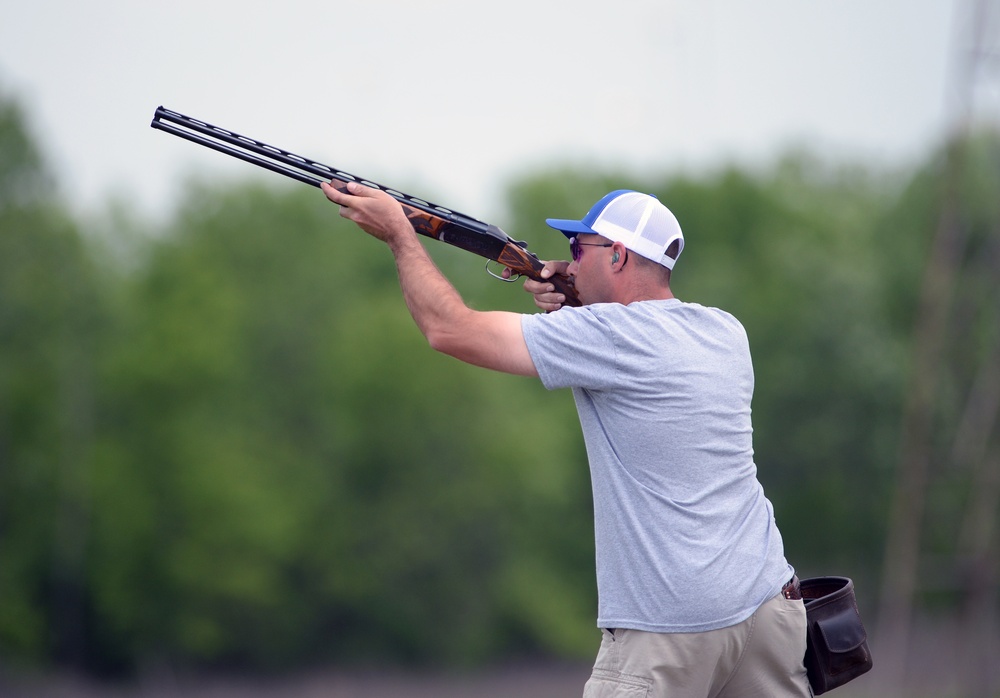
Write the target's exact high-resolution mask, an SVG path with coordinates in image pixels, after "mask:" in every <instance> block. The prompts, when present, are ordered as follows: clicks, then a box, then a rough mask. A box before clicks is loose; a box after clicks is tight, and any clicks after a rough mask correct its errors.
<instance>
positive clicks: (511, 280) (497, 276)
mask: <svg viewBox="0 0 1000 698" xmlns="http://www.w3.org/2000/svg"><path fill="white" fill-rule="evenodd" d="M492 261H493V260H492V259H487V260H486V273H487V274H489V275H490V276H492V277H493V278H494V279H500V280H501V281H503V282H505V283H508V284H512V283H514V282H515V281H517V280H518V279H520V278H521V275H520V274H511V275H510V276H509V277H508V278H506V279H505V278H504V277H502V276H500V274H494V273H493V272H492V271H491V270H490V262H492ZM501 266H502V265H501ZM504 268H505V269H506V267H504Z"/></svg>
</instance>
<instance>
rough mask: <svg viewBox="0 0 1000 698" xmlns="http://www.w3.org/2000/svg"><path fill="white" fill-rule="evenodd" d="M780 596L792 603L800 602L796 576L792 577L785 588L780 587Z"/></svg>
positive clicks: (800, 592) (799, 590)
mask: <svg viewBox="0 0 1000 698" xmlns="http://www.w3.org/2000/svg"><path fill="white" fill-rule="evenodd" d="M781 595H782V596H784V597H785V598H786V599H790V600H792V601H801V600H802V589H801V587H799V578H798V576H795V575H793V576H792V578H791V579H789V580H788V583H787V584H785V586H783V587H781Z"/></svg>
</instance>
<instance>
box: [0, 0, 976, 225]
mask: <svg viewBox="0 0 1000 698" xmlns="http://www.w3.org/2000/svg"><path fill="white" fill-rule="evenodd" d="M952 6H953V3H952V2H949V1H946V0H918V1H917V2H914V1H913V0H758V1H757V2H747V1H746V0H617V2H597V1H595V0H575V1H571V2H564V1H555V0H505V1H504V2H475V1H473V0H461V1H460V0H423V1H420V0H368V1H367V2H365V1H364V0H356V1H355V2H341V1H339V0H329V1H327V2H304V1H303V0H275V1H273V2H261V1H260V0H257V1H255V0H243V1H242V2H234V1H232V0H198V1H194V0H169V2H157V3H153V2H141V1H139V0H95V1H94V2H71V1H70V0H30V1H28V0H21V1H17V0H9V2H7V3H6V4H5V7H4V9H3V12H2V15H0V89H2V90H3V92H5V93H6V94H8V95H11V94H12V95H13V96H15V98H17V99H18V100H19V101H20V102H21V103H22V104H23V105H24V106H25V107H26V108H27V109H28V113H29V115H30V116H31V117H32V128H33V129H34V132H35V135H36V137H37V138H38V140H39V141H40V143H41V144H42V146H43V148H44V149H45V152H46V155H47V157H48V158H49V160H50V162H51V164H52V165H53V168H54V169H55V170H56V171H57V173H58V176H59V181H60V185H61V191H62V193H64V194H65V195H66V196H67V197H70V199H71V202H72V204H73V205H74V206H75V207H78V208H83V209H94V208H99V207H100V206H101V204H102V203H103V202H104V201H106V200H107V197H108V196H109V195H110V194H111V193H112V192H115V193H117V194H118V195H121V196H125V197H128V198H131V199H133V200H134V201H135V202H136V205H137V206H138V207H139V208H140V209H142V210H145V211H150V212H159V211H165V210H167V209H168V207H169V205H170V203H171V202H172V201H173V200H174V197H175V196H176V192H177V185H178V183H179V182H180V181H181V178H182V177H183V176H184V174H185V173H187V172H190V171H193V170H195V169H197V170H198V171H201V172H206V173H217V174H218V175H219V176H222V177H226V178H230V177H237V176H244V175H246V176H257V175H258V174H259V176H260V177H272V178H275V177H277V175H271V174H269V173H265V172H263V171H258V170H257V168H254V167H252V166H250V165H247V164H244V163H240V162H237V161H235V160H231V159H230V158H227V157H226V156H224V155H221V154H218V153H214V152H211V151H208V150H207V149H204V148H201V147H199V146H196V145H193V144H190V143H187V142H186V141H183V140H181V139H178V138H175V137H173V136H170V135H167V134H165V133H161V132H159V131H154V130H152V129H150V128H149V121H150V119H151V117H152V114H153V111H154V109H155V108H156V107H157V106H159V105H161V104H162V105H164V106H166V107H168V108H170V109H173V110H176V111H179V112H182V113H184V114H187V115H190V116H194V117H197V118H199V119H202V120H204V121H208V122H211V123H214V124H216V125H219V126H223V127H226V128H229V129H231V130H234V131H237V132H239V133H242V134H244V135H247V136H250V137H253V138H257V139H259V140H262V141H265V142H268V143H271V144H272V145H277V146H280V147H282V148H285V149H287V150H291V151H293V152H297V153H299V154H302V155H305V156H307V157H311V158H313V159H315V160H318V161H320V162H324V163H327V164H329V165H333V166H335V167H338V168H340V169H343V170H346V171H348V172H352V173H354V174H357V175H361V176H366V177H368V178H370V179H373V180H375V181H379V182H382V183H384V184H389V185H392V186H395V187H396V188H398V189H401V190H403V191H406V192H407V193H409V194H413V195H416V196H422V197H424V198H428V199H431V200H433V201H435V202H437V203H440V204H444V205H447V206H449V207H451V208H453V209H455V210H459V211H463V212H465V213H468V214H470V215H474V216H477V217H480V218H486V217H488V216H489V215H490V214H492V213H494V212H495V211H497V210H498V209H499V206H500V203H501V196H502V193H503V188H504V186H505V183H506V182H507V181H509V180H510V179H511V178H513V177H514V176H515V175H516V174H517V173H519V172H522V171H524V172H527V171H531V170H533V169H535V168H537V167H539V166H544V165H548V164H550V163H555V162H559V163H571V164H575V165H579V166H580V167H585V166H592V165H603V166H607V165H616V166H624V167H628V168H633V169H634V170H635V171H637V172H643V171H647V170H654V171H672V170H678V169H684V170H688V171H690V170H697V169H698V168H704V167H711V166H713V165H716V164H718V163H720V162H723V161H726V160H730V159H736V160H738V161H743V162H753V161H758V160H760V159H765V160H766V159H767V158H769V157H773V156H774V154H775V153H776V152H779V151H780V150H781V149H782V148H785V147H787V146H788V145H789V144H811V145H813V146H814V147H817V148H818V149H820V150H821V151H822V152H826V153H836V154H838V155H842V156H848V157H861V158H865V159H869V160H872V161H890V162H904V163H905V162H908V161H910V160H913V159H915V158H918V157H921V156H922V155H924V154H926V153H927V152H928V151H929V149H930V148H931V147H932V146H933V144H934V143H936V142H937V141H938V140H939V139H940V138H941V135H942V133H943V130H944V128H945V125H946V123H947V121H948V119H949V118H950V115H949V114H948V113H947V111H948V110H947V109H945V107H944V106H943V105H944V104H945V103H946V92H947V89H948V83H949V75H950V71H951V70H952V62H951V59H950V55H951V53H952V51H953V50H954V48H955V41H954V36H953V34H954V33H955V32H954V31H953V29H954V28H953V25H954V24H956V21H955V17H953V14H954V13H953V7H952ZM317 195H320V194H319V193H318V192H317ZM581 213H582V212H581Z"/></svg>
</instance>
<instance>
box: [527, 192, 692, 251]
mask: <svg viewBox="0 0 1000 698" xmlns="http://www.w3.org/2000/svg"><path fill="white" fill-rule="evenodd" d="M545 222H546V223H548V225H549V226H550V227H552V228H555V229H556V230H559V231H561V232H562V234H563V235H565V236H566V237H567V238H569V239H570V240H572V239H573V238H575V237H579V236H581V235H600V236H601V237H603V238H606V239H608V240H609V241H611V242H620V243H622V244H623V245H624V246H625V248H626V249H628V250H630V251H632V252H635V253H636V254H638V255H642V256H643V257H645V258H646V259H649V260H652V261H653V262H656V263H657V264H661V265H663V266H664V267H666V268H667V269H673V268H674V262H676V261H677V258H678V257H679V256H680V254H681V251H682V250H683V249H684V234H683V233H682V232H681V226H680V224H679V223H678V222H677V219H676V218H675V217H674V214H673V213H671V212H670V209H668V208H667V207H666V206H664V205H663V204H661V203H660V202H659V200H658V199H657V198H656V197H655V196H650V195H649V194H642V193H640V192H637V191H630V190H628V189H619V190H617V191H613V192H611V193H610V194H607V195H606V196H604V197H603V198H602V199H601V200H600V201H598V202H597V203H596V204H594V205H593V206H592V207H591V209H590V211H589V212H588V213H587V215H586V216H584V217H583V219H582V220H578V221H575V220H564V219H558V218H548V219H546V221H545ZM671 245H674V247H673V249H671ZM668 253H669V254H668Z"/></svg>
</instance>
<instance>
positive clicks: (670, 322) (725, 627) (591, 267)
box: [323, 184, 811, 698]
mask: <svg viewBox="0 0 1000 698" xmlns="http://www.w3.org/2000/svg"><path fill="white" fill-rule="evenodd" d="M348 188H349V191H350V193H349V194H342V193H340V192H338V191H337V190H336V189H334V188H333V187H331V186H328V185H324V186H323V191H324V193H325V194H326V196H327V198H329V199H330V200H331V201H333V202H334V203H337V204H339V205H340V206H341V215H342V216H343V217H345V218H347V219H349V220H352V221H354V222H355V223H357V224H358V225H359V226H360V227H361V228H362V229H364V230H365V231H366V232H368V233H370V234H371V235H373V236H375V237H377V238H379V239H380V240H383V241H384V242H385V243H386V244H387V245H388V246H389V248H390V250H391V251H392V253H393V256H394V257H395V260H396V267H397V271H398V273H399V281H400V286H401V287H402V291H403V297H404V299H405V301H406V304H407V307H408V308H409V310H410V313H411V314H412V315H413V318H414V320H415V321H416V323H417V326H418V327H419V328H420V330H421V332H423V334H424V335H425V336H426V338H427V340H428V342H429V343H430V345H431V347H433V348H434V349H436V350H437V351H441V352H443V353H445V354H449V355H451V356H454V357H456V358H458V359H460V360H462V361H465V362H468V363H471V364H475V365H477V366H483V367H485V368H490V369H494V370H497V371H504V372H507V373H513V374H518V375H525V376H537V377H539V378H540V379H541V380H542V383H543V384H544V385H545V386H546V387H547V388H549V389H554V388H562V387H569V388H572V389H573V394H574V397H575V399H576V404H577V410H578V412H579V416H580V422H581V425H582V428H583V434H584V439H585V441H586V446H587V453H588V458H589V461H590V468H591V478H592V483H593V492H594V516H595V534H596V551H597V580H598V596H599V609H598V620H597V622H598V626H599V627H600V628H602V632H603V635H602V641H601V647H600V650H599V652H598V656H597V661H596V663H595V666H594V671H593V674H592V676H591V678H590V680H589V681H588V682H587V684H586V686H585V688H584V697H585V698H619V697H621V698H625V697H626V696H628V697H636V696H669V697H670V698H676V697H678V696H681V697H691V698H694V697H698V698H706V697H709V696H711V697H719V698H731V697H735V698H748V697H753V696H761V697H766V698H780V697H785V696H789V697H791V696H796V697H798V696H810V695H811V692H810V689H809V686H808V681H807V679H806V672H805V668H804V665H803V656H804V654H805V635H806V625H805V624H806V620H805V608H804V606H803V604H802V601H801V595H800V593H799V591H798V582H797V580H796V579H795V578H794V572H793V570H792V568H791V566H790V565H789V564H788V562H787V561H786V560H785V557H784V551H783V547H782V542H781V536H780V534H779V532H778V529H777V527H776V525H775V523H774V516H773V512H772V509H771V504H770V503H769V502H768V501H767V499H766V498H765V497H764V493H763V490H762V488H761V486H760V483H759V482H758V481H757V477H756V472H757V471H756V466H755V465H754V462H753V449H752V438H751V436H752V428H751V421H750V400H751V397H752V393H753V371H752V367H751V361H750V352H749V347H748V344H747V338H746V333H745V332H744V330H743V327H742V326H741V325H740V323H739V322H738V321H737V320H736V319H735V318H734V317H732V316H731V315H729V314H728V313H725V312H723V311H721V310H717V309H714V308H705V307H702V306H700V305H696V304H691V303H682V302H681V301H680V300H678V299H676V298H674V296H673V293H672V291H671V289H670V274H671V271H672V269H673V266H674V263H675V261H676V260H677V258H678V257H679V255H680V253H681V251H682V250H683V247H684V237H683V234H682V233H681V229H680V226H679V224H678V223H677V220H676V219H675V218H674V216H673V214H672V213H671V212H670V211H669V210H668V209H667V208H666V207H665V206H663V205H662V204H661V203H660V202H659V201H657V200H656V199H655V198H654V197H651V196H648V195H646V194H641V193H638V192H631V191H616V192H612V193H610V194H608V195H607V196H605V197H604V198H602V199H601V200H600V201H598V202H597V203H596V204H595V205H594V206H593V208H591V210H590V212H589V213H588V214H587V216H585V217H584V218H583V219H582V220H580V221H572V220H551V219H550V220H548V221H547V223H548V224H549V225H550V226H551V227H553V228H556V229H557V230H560V231H562V232H563V233H564V234H565V235H566V236H567V237H568V238H569V239H570V249H571V256H572V262H569V263H567V262H556V263H549V264H547V265H546V269H545V272H543V275H545V276H548V275H551V274H552V273H554V272H556V271H559V272H565V273H567V274H568V275H569V276H570V277H572V278H573V280H574V283H575V286H576V289H577V292H578V294H579V297H580V300H581V302H582V304H583V307H580V308H562V309H560V307H561V304H562V302H563V301H564V300H565V299H564V298H563V297H562V296H561V294H557V293H555V292H554V289H553V287H552V285H551V284H549V283H547V282H537V281H528V282H526V283H525V288H526V290H528V291H529V292H531V293H533V294H534V296H535V302H536V304H537V305H538V306H539V307H540V308H542V309H544V310H558V312H550V313H548V314H533V315H521V314H516V313H505V312H477V311H474V310H471V309H470V308H468V307H467V306H466V305H465V303H464V302H463V301H462V299H461V297H460V296H459V294H458V292H457V291H456V290H455V289H454V287H452V285H451V284H450V283H449V282H448V281H447V280H446V279H445V278H444V277H443V276H442V275H441V273H440V272H439V271H438V270H437V268H436V267H435V265H434V264H433V262H432V261H431V259H430V257H429V256H428V255H427V252H426V251H425V249H424V247H423V245H422V244H421V243H420V241H419V240H418V239H417V236H416V233H415V232H414V231H413V228H412V227H411V225H410V223H409V221H408V220H407V219H406V217H405V216H404V215H403V213H402V209H401V208H400V206H399V204H398V203H397V202H396V201H395V199H393V198H392V197H390V196H389V195H387V194H385V193H384V192H380V191H377V190H375V189H371V188H368V187H363V186H360V185H355V184H351V185H349V186H348Z"/></svg>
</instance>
